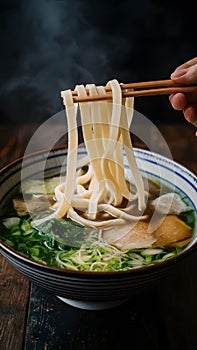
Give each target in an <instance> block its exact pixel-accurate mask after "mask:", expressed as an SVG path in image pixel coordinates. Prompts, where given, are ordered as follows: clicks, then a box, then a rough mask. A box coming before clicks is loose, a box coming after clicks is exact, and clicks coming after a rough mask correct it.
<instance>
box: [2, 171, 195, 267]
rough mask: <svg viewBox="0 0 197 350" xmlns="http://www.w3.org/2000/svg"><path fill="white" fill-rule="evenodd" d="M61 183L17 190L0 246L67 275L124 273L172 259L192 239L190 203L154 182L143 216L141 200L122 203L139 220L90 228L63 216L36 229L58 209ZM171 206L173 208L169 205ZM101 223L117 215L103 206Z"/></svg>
mask: <svg viewBox="0 0 197 350" xmlns="http://www.w3.org/2000/svg"><path fill="white" fill-rule="evenodd" d="M85 171H87V169H84V172H85ZM59 181H60V179H59V177H58V176H57V177H52V178H48V179H46V180H45V182H44V183H43V182H42V181H40V180H30V181H29V182H27V183H26V184H25V186H23V195H22V193H21V189H18V192H17V194H16V195H15V196H14V197H13V198H12V200H11V202H9V203H8V206H7V208H8V209H7V212H6V215H5V216H4V217H3V218H1V222H0V238H1V239H2V241H3V242H4V243H6V244H7V245H8V246H10V247H11V248H13V249H14V250H16V251H18V252H19V253H21V254H22V255H24V256H26V257H28V258H31V259H33V260H36V261H38V262H41V263H43V264H48V265H51V266H55V267H60V268H65V269H69V270H80V271H82V270H83V271H98V272H102V271H120V270H129V269H132V268H136V267H142V266H147V265H151V264H155V263H158V262H161V261H164V260H166V259H170V258H173V257H174V256H176V255H177V254H178V253H180V252H181V251H182V250H183V249H184V248H185V247H186V246H187V244H188V243H189V242H190V240H191V237H192V233H193V227H194V219H195V218H194V211H193V208H191V206H190V203H189V201H188V199H187V198H183V197H182V195H181V193H174V192H172V191H171V189H170V188H167V187H166V186H165V185H163V184H158V183H156V182H155V181H153V180H152V179H149V180H148V182H147V181H146V182H147V183H146V191H147V198H148V199H147V205H146V208H145V210H144V213H143V215H142V213H141V212H140V211H139V209H138V206H137V200H136V203H135V205H133V201H132V206H130V205H129V203H128V201H123V202H122V204H121V210H122V211H123V212H124V213H126V214H128V215H130V217H131V215H133V216H134V217H135V220H133V221H132V220H126V219H125V224H118V225H115V226H114V225H110V224H109V225H107V226H106V227H102V226H101V227H86V226H83V225H81V224H79V223H77V222H74V221H73V220H71V219H70V218H67V217H65V218H59V219H58V218H52V219H49V220H47V221H44V222H41V223H40V224H39V225H34V223H35V222H37V221H36V220H37V219H38V222H39V219H40V218H42V217H45V216H46V215H50V213H51V212H52V211H53V210H54V209H53V208H54V206H55V204H56V199H55V195H54V188H55V187H56V186H57V185H58V183H59ZM169 201H171V205H170V207H169V206H168V205H166V204H167V203H169ZM166 207H168V208H167V209H168V210H167V213H166ZM105 209H106V208H105ZM78 215H80V216H81V217H86V215H87V213H86V212H85V210H83V209H81V211H78ZM125 217H126V216H125ZM136 218H139V219H138V220H136ZM103 219H105V222H106V221H107V220H109V223H110V222H111V220H113V215H112V213H111V212H110V213H109V214H107V212H106V210H105V211H104V210H102V206H101V209H100V212H99V213H98V214H97V217H96V218H95V221H96V222H99V221H100V222H102V221H103Z"/></svg>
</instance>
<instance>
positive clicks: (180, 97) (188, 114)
mask: <svg viewBox="0 0 197 350" xmlns="http://www.w3.org/2000/svg"><path fill="white" fill-rule="evenodd" d="M171 79H172V80H173V81H174V82H176V83H181V84H186V85H190V84H197V57H195V58H193V59H191V60H189V61H187V62H186V63H184V64H182V65H181V66H179V67H177V68H176V69H175V71H174V72H173V73H172V74H171ZM170 103H171V104H172V107H173V108H174V109H176V110H182V111H183V114H184V116H185V119H186V120H187V121H188V122H189V123H192V124H193V125H195V126H197V91H195V92H188V93H176V94H172V95H170Z"/></svg>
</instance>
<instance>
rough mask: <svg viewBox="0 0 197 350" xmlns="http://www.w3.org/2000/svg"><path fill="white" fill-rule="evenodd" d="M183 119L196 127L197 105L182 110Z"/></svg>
mask: <svg viewBox="0 0 197 350" xmlns="http://www.w3.org/2000/svg"><path fill="white" fill-rule="evenodd" d="M183 113H184V116H185V119H186V120H187V121H188V122H189V123H192V124H194V125H195V126H197V105H196V106H188V107H186V108H185V109H184V110H183Z"/></svg>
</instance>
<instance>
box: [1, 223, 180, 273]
mask: <svg viewBox="0 0 197 350" xmlns="http://www.w3.org/2000/svg"><path fill="white" fill-rule="evenodd" d="M0 232H1V239H2V240H3V241H4V242H5V243H6V244H7V245H9V246H10V247H12V248H13V249H15V250H16V251H18V252H20V253H21V254H23V255H24V256H27V257H30V258H32V259H34V260H36V261H38V262H42V263H44V264H49V265H52V266H57V267H61V268H65V269H71V270H87V271H118V270H129V269H132V268H135V267H141V266H147V265H150V264H155V263H157V262H161V261H164V260H166V259H170V258H172V257H174V256H175V255H176V254H178V253H179V252H180V251H181V250H182V249H183V248H177V247H172V248H169V249H161V248H159V249H135V250H128V251H120V250H119V249H117V248H116V247H114V246H112V245H109V244H107V243H106V242H104V241H103V240H102V239H98V237H97V238H95V236H94V235H93V236H91V234H90V232H89V231H88V230H87V229H85V228H84V227H83V226H81V225H79V224H76V223H74V222H72V221H70V220H63V219H61V220H59V219H52V220H49V221H46V222H45V223H43V224H42V225H40V226H39V227H32V225H31V220H27V219H20V218H18V217H11V218H8V219H5V220H3V221H1V222H0Z"/></svg>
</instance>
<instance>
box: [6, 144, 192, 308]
mask: <svg viewBox="0 0 197 350" xmlns="http://www.w3.org/2000/svg"><path fill="white" fill-rule="evenodd" d="M143 154H144V151H143ZM65 155H66V152H65V150H64V149H57V150H53V151H51V153H50V157H49V159H48V156H49V154H48V152H46V153H44V152H42V153H37V154H34V155H31V156H29V157H27V160H26V163H25V166H26V167H27V169H28V172H27V177H28V176H30V175H31V174H32V173H35V172H36V173H39V171H41V170H42V168H43V162H45V163H46V165H45V169H48V170H49V171H52V170H53V171H54V169H55V171H58V170H59V169H61V164H63V162H64V160H65ZM21 164H22V159H19V160H18V161H16V162H13V163H12V164H10V165H9V166H7V167H6V168H4V169H3V170H2V171H1V174H0V175H1V178H0V179H1V180H0V198H1V204H0V210H1V215H3V213H4V206H5V203H6V201H7V198H8V197H9V196H10V195H12V193H13V192H14V191H15V190H16V188H17V186H18V185H19V184H20V181H21V177H20V176H21ZM191 176H192V175H191ZM195 181H196V180H195ZM196 248H197V243H196V237H195V242H194V244H193V245H191V246H190V247H189V249H187V250H185V251H183V252H182V253H181V254H179V255H177V256H176V257H174V258H173V259H169V260H168V261H164V262H162V263H158V264H157V265H152V266H147V267H143V268H134V269H132V270H130V271H118V272H106V273H104V272H103V273H100V272H87V271H84V272H79V271H68V270H64V269H60V268H55V267H52V266H47V265H44V264H42V263H39V262H36V261H33V260H31V259H29V258H26V257H24V256H22V255H21V254H19V253H17V252H16V251H14V250H12V249H11V248H10V247H8V246H7V245H6V244H4V243H3V242H1V241H0V252H1V254H2V255H3V256H4V257H5V258H6V259H7V260H8V261H9V262H10V263H11V264H12V265H13V266H14V267H15V268H16V269H17V270H18V271H19V272H21V273H22V274H23V275H24V276H26V277H27V278H28V279H30V280H31V281H33V282H34V283H35V284H36V285H38V286H40V287H42V288H45V289H46V290H48V291H49V292H52V293H54V294H55V295H58V296H60V297H63V298H68V299H72V300H79V301H88V302H93V301H96V302H99V301H101V302H102V301H113V300H122V299H125V298H130V297H131V296H132V295H135V294H139V293H141V292H143V291H144V290H147V289H148V288H150V287H151V286H153V285H154V284H156V283H157V282H158V281H159V279H160V278H163V277H165V276H167V275H168V274H169V273H171V271H173V270H174V269H175V268H176V267H177V265H178V263H180V262H181V261H184V259H185V258H186V257H187V256H188V255H190V254H191V253H193V251H195V250H196Z"/></svg>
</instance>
